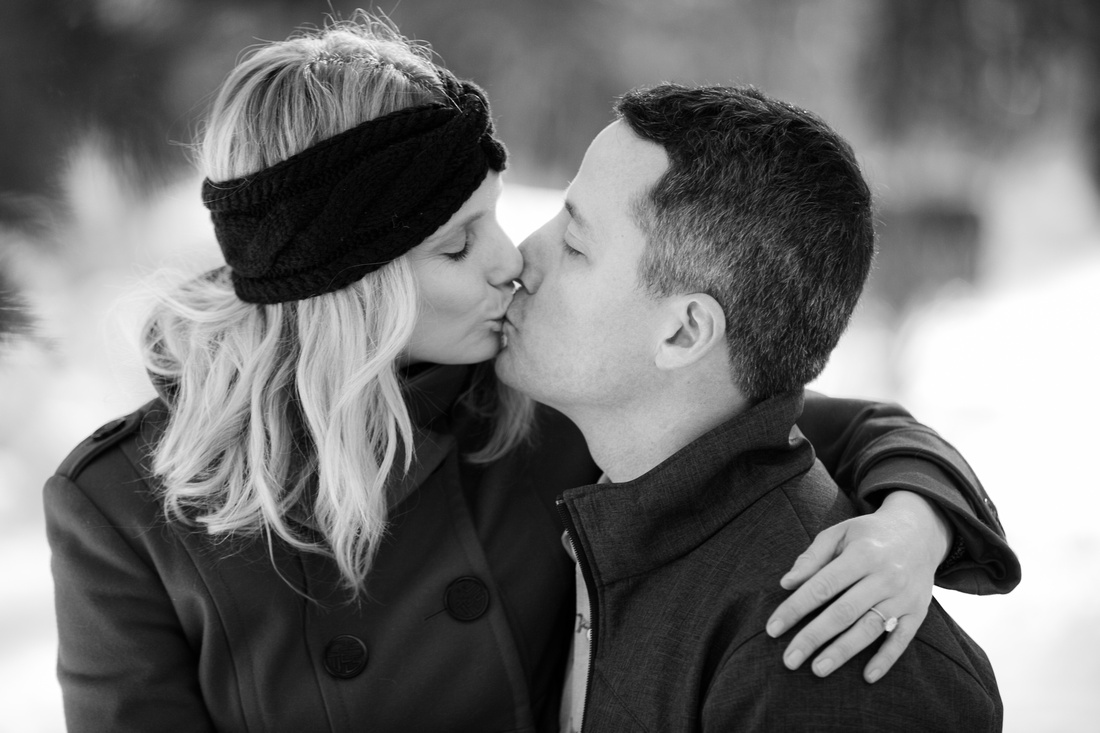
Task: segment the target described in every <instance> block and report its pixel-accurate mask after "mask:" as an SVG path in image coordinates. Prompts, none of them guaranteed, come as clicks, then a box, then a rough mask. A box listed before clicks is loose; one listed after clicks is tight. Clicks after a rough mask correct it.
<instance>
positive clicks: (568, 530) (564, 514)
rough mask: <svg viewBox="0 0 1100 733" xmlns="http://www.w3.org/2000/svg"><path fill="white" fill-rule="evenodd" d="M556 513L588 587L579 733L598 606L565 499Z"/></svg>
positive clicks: (593, 663) (593, 651)
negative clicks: (584, 666) (585, 660)
mask: <svg viewBox="0 0 1100 733" xmlns="http://www.w3.org/2000/svg"><path fill="white" fill-rule="evenodd" d="M555 503H556V504H557V509H558V513H559V514H560V515H561V520H562V523H563V524H564V525H565V535H566V537H568V538H569V545H570V546H571V547H572V548H573V555H574V556H576V558H577V566H578V567H579V568H580V570H581V577H582V578H584V585H585V587H587V588H588V614H589V628H588V671H587V672H586V673H585V677H584V703H583V704H582V705H581V733H584V729H585V728H587V727H588V726H587V725H586V724H585V715H584V714H585V712H587V709H588V699H589V697H590V695H591V693H592V689H591V688H592V670H593V669H594V668H595V666H596V636H597V634H596V608H597V606H598V604H597V602H596V601H597V599H596V593H595V585H594V584H593V583H592V575H591V573H590V572H589V568H588V562H587V560H586V559H585V556H584V552H583V551H582V550H581V547H580V545H579V544H577V540H576V539H575V538H576V536H577V527H576V525H575V524H574V523H573V517H572V515H570V514H569V509H568V507H566V505H565V500H564V499H561V498H559V499H558V500H557V501H556V502H555Z"/></svg>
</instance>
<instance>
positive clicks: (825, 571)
mask: <svg viewBox="0 0 1100 733" xmlns="http://www.w3.org/2000/svg"><path fill="white" fill-rule="evenodd" d="M861 567H862V566H861V565H859V563H858V562H857V561H855V560H854V559H853V558H849V557H846V556H841V557H838V558H836V559H835V560H833V561H832V562H830V563H829V564H828V565H826V566H825V567H824V568H822V569H821V570H819V571H817V572H816V573H815V574H814V575H813V577H811V578H810V579H809V580H807V581H806V582H805V583H803V584H802V585H801V586H799V588H798V590H796V591H795V592H794V593H792V594H791V595H790V596H789V597H788V598H787V599H786V600H784V601H783V602H782V603H780V604H779V606H778V607H777V608H776V609H775V611H774V612H773V613H772V615H771V617H770V618H769V619H768V624H767V627H766V628H767V632H768V635H769V636H772V637H777V636H780V635H781V634H783V633H784V632H785V631H786V630H787V629H789V628H792V627H793V626H794V625H795V624H797V623H798V622H799V621H801V620H802V619H803V618H804V617H805V616H806V615H807V614H809V613H810V612H812V611H814V610H815V609H817V608H819V607H821V606H822V605H824V604H825V603H827V602H829V601H830V600H832V599H833V598H836V597H837V595H839V594H840V593H841V592H843V591H844V589H845V588H848V587H849V586H851V585H852V584H853V583H856V582H857V581H859V580H860V579H861V578H862V577H863V575H862V573H861V570H860V568H861ZM879 600H882V596H881V595H874V597H873V598H870V599H869V600H867V601H866V602H865V604H864V605H863V606H862V607H857V606H855V605H852V607H851V608H850V609H846V608H845V607H844V606H840V607H837V608H834V609H833V615H834V616H840V615H841V614H842V613H843V612H846V611H847V612H849V613H850V618H848V620H847V623H845V624H843V625H842V626H836V625H835V624H834V631H833V635H836V634H839V633H840V632H841V631H843V630H844V629H846V628H848V627H849V626H850V625H851V624H852V623H853V622H854V621H855V620H856V619H857V618H859V614H860V613H862V612H863V611H865V610H867V609H868V608H870V607H871V603H873V602H877V601H879ZM834 605H835V604H834ZM815 622H820V617H819V618H818V619H815ZM836 623H840V621H839V620H838V621H837V622H836ZM820 625H821V624H820V623H819V626H820ZM826 638H830V637H826Z"/></svg>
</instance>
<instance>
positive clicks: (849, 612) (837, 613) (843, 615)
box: [829, 598, 860, 627]
mask: <svg viewBox="0 0 1100 733" xmlns="http://www.w3.org/2000/svg"><path fill="white" fill-rule="evenodd" d="M829 613H830V615H831V616H832V617H833V619H835V620H836V621H837V622H838V623H840V624H842V625H844V626H845V627H848V626H851V625H852V624H853V623H855V622H856V621H857V620H859V616H860V613H859V611H858V610H857V609H856V606H855V605H854V604H853V603H852V602H851V601H850V600H848V599H847V598H839V599H837V600H836V601H833V604H832V605H831V606H830V607H829Z"/></svg>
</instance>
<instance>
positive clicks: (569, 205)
mask: <svg viewBox="0 0 1100 733" xmlns="http://www.w3.org/2000/svg"><path fill="white" fill-rule="evenodd" d="M565 210H566V212H567V213H568V214H569V218H571V219H572V220H573V221H575V222H577V226H578V227H580V228H581V229H591V227H590V226H588V220H587V219H585V218H584V217H583V216H581V214H580V212H579V211H577V207H576V205H575V204H574V203H573V202H572V201H570V200H569V199H566V200H565Z"/></svg>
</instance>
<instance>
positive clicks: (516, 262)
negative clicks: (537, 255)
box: [489, 229, 523, 288]
mask: <svg viewBox="0 0 1100 733" xmlns="http://www.w3.org/2000/svg"><path fill="white" fill-rule="evenodd" d="M492 251H493V263H492V268H491V269H490V271H489V281H490V282H491V283H492V284H493V285H495V286H496V287H501V288H503V287H508V288H511V287H512V283H513V282H515V280H516V278H518V277H519V276H520V271H521V270H522V269H523V256H522V255H521V254H520V253H519V250H518V249H516V245H514V244H513V243H512V240H511V238H510V237H509V236H508V235H507V234H505V233H504V230H503V229H501V230H500V231H499V232H497V235H496V237H495V238H494V241H493V248H492Z"/></svg>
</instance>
